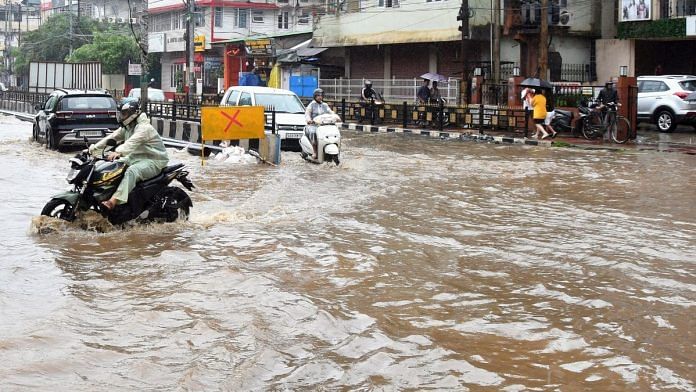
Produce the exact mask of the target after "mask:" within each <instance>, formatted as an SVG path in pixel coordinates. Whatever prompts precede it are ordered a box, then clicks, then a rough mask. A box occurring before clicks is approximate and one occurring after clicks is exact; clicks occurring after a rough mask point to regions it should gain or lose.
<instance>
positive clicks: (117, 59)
mask: <svg viewBox="0 0 696 392" xmlns="http://www.w3.org/2000/svg"><path fill="white" fill-rule="evenodd" d="M68 61H69V62H83V61H101V63H102V72H103V73H105V74H115V73H124V70H127V69H128V62H129V61H130V62H132V63H140V49H139V48H138V45H137V44H136V43H135V39H134V38H133V36H132V35H131V34H123V33H121V34H114V32H113V31H106V32H102V33H97V32H95V33H94V41H92V43H90V44H85V45H83V46H81V47H80V48H79V49H77V50H75V51H74V52H73V53H72V55H71V56H69V57H68Z"/></svg>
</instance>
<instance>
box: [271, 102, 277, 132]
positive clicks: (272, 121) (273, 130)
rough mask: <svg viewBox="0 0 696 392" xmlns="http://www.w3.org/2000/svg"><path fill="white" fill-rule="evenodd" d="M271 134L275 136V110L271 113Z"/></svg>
mask: <svg viewBox="0 0 696 392" xmlns="http://www.w3.org/2000/svg"><path fill="white" fill-rule="evenodd" d="M271 133H272V134H274V135H275V134H276V111H275V108H273V110H272V111H271Z"/></svg>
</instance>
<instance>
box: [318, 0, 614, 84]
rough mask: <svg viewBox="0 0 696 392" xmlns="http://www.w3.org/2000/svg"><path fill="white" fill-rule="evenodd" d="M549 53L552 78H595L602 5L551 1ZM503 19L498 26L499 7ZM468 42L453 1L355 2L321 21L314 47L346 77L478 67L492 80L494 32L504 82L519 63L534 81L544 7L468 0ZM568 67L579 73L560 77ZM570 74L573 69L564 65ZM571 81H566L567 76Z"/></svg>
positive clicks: (532, 2) (511, 0)
mask: <svg viewBox="0 0 696 392" xmlns="http://www.w3.org/2000/svg"><path fill="white" fill-rule="evenodd" d="M549 4H550V7H549V9H548V12H547V15H546V17H547V18H548V20H549V25H550V27H549V37H550V41H549V51H550V52H551V54H550V56H549V57H550V58H553V59H554V61H555V64H557V65H558V72H554V74H553V75H549V76H552V79H557V80H563V79H574V80H576V79H582V78H584V79H585V80H587V79H589V78H590V77H591V76H593V75H592V74H591V72H590V70H591V66H590V64H591V60H592V58H593V47H592V42H593V41H594V39H596V38H599V36H600V33H601V30H600V24H599V23H596V22H594V20H595V18H596V17H598V16H599V13H600V1H599V0H582V1H572V0H549ZM495 6H498V7H500V13H499V14H500V19H499V20H497V21H496V20H494V17H493V15H495V10H494V7H495ZM469 7H470V11H469V29H470V31H469V38H468V39H467V40H466V43H465V44H464V45H462V42H461V40H462V39H461V37H462V34H461V32H460V31H459V27H460V22H459V21H458V20H457V15H458V13H459V8H460V3H459V2H458V1H449V0H439V1H436V0H374V1H370V2H367V1H351V0H348V2H347V3H346V4H345V5H344V6H343V7H341V8H340V9H339V10H338V11H337V12H336V13H335V14H327V15H325V16H322V17H321V18H320V19H319V21H318V23H317V25H316V28H315V31H314V38H313V44H314V46H319V47H329V48H332V50H330V51H327V52H326V53H325V54H324V56H326V57H328V58H333V59H334V60H335V61H338V62H340V61H342V59H344V58H345V66H344V68H345V71H344V75H343V76H344V77H346V78H379V79H390V78H414V77H418V75H421V74H422V73H424V72H437V73H439V74H442V75H444V76H445V77H452V78H462V76H463V75H464V74H465V73H466V74H470V73H471V71H473V69H475V68H483V72H484V74H486V75H489V74H490V72H491V59H492V58H493V54H494V53H496V52H497V50H496V48H494V39H493V37H494V34H493V32H494V29H499V30H500V32H501V38H500V41H499V42H500V44H499V45H500V46H499V47H500V49H499V53H500V62H501V64H502V66H501V74H502V76H503V77H505V76H507V75H509V74H510V73H511V72H512V69H513V67H514V66H516V65H518V66H520V67H521V69H522V73H523V74H526V75H529V76H532V75H534V74H535V73H536V70H537V68H538V67H537V63H536V61H537V53H538V47H539V33H540V20H541V14H542V11H541V4H540V2H539V1H537V0H500V2H499V4H494V2H492V1H490V0H469ZM564 64H566V65H575V66H576V68H578V69H582V70H583V72H578V73H579V74H580V75H577V76H574V75H573V74H572V73H569V72H566V75H564V74H563V72H561V71H562V70H563V67H564ZM566 68H567V69H570V68H571V67H567V66H566ZM564 76H567V77H564Z"/></svg>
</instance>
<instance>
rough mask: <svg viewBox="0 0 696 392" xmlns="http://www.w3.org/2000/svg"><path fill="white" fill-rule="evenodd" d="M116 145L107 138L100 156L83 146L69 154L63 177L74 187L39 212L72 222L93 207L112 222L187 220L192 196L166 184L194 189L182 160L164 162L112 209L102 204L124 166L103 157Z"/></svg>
mask: <svg viewBox="0 0 696 392" xmlns="http://www.w3.org/2000/svg"><path fill="white" fill-rule="evenodd" d="M115 146H116V141H115V140H112V139H109V140H108V142H107V148H106V149H104V151H103V152H102V156H101V157H96V156H93V155H91V154H90V153H89V152H88V151H87V150H85V151H82V152H80V153H78V154H77V155H75V157H73V158H71V159H70V160H69V162H70V171H69V172H68V176H67V177H66V181H67V182H68V183H69V184H71V185H73V188H72V189H71V190H70V191H67V192H63V193H59V194H57V195H54V196H53V197H52V198H51V200H50V201H49V202H48V203H46V205H45V206H44V208H43V210H41V215H44V216H50V217H54V218H59V219H63V220H66V221H69V222H72V221H74V220H75V218H76V217H77V216H78V215H79V214H80V213H84V212H87V211H88V210H94V211H96V212H98V213H99V214H101V215H102V216H104V217H105V218H107V219H108V220H109V222H110V223H111V224H112V225H120V224H123V223H125V222H128V221H131V220H134V221H135V222H138V223H148V222H162V221H164V222H174V221H176V220H178V219H181V220H187V219H188V216H189V212H190V209H191V208H192V207H193V203H192V202H191V198H190V197H189V196H188V194H186V192H185V191H184V190H183V189H181V188H179V187H175V186H170V185H169V184H170V183H171V182H172V181H174V180H177V181H178V182H180V183H181V184H182V185H183V186H184V187H185V188H186V189H188V190H189V191H191V190H193V188H194V185H193V183H192V182H191V180H189V179H188V172H187V171H185V170H183V168H184V165H183V164H181V163H179V164H176V165H172V166H167V167H166V168H164V169H163V170H162V172H161V173H160V174H159V175H157V176H155V177H153V178H150V179H148V180H145V181H141V182H139V183H138V184H137V185H136V186H135V188H134V189H133V190H132V191H131V193H129V194H128V202H127V203H124V204H119V205H116V206H115V207H114V208H113V209H111V210H109V209H108V208H106V207H104V206H102V204H101V202H103V201H105V200H108V199H109V198H110V197H111V196H112V195H113V193H114V192H115V191H116V188H118V185H119V184H120V182H121V180H122V179H123V174H124V173H125V171H126V168H127V165H126V164H125V163H124V162H119V161H113V162H112V161H108V160H106V159H105V158H104V154H105V153H106V152H107V151H108V147H115Z"/></svg>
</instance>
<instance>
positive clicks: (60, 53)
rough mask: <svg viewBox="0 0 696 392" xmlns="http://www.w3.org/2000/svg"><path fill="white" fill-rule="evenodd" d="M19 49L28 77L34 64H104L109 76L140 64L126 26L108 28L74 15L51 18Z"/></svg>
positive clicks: (20, 69)
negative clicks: (46, 62)
mask: <svg viewBox="0 0 696 392" xmlns="http://www.w3.org/2000/svg"><path fill="white" fill-rule="evenodd" d="M15 49H16V50H13V56H14V57H15V61H14V71H15V73H18V74H23V73H26V72H27V70H28V66H29V63H30V62H32V61H56V62H63V61H69V62H81V61H100V62H101V63H102V71H103V72H104V73H107V74H108V73H126V71H127V69H128V61H129V60H130V61H131V62H136V63H140V53H139V49H138V46H137V44H136V43H135V39H134V38H133V35H132V34H131V31H130V30H129V29H128V28H127V27H126V26H125V25H112V24H111V25H105V24H103V23H99V22H97V21H96V20H94V19H91V18H85V17H81V18H78V17H77V16H76V15H74V14H70V13H60V14H54V15H52V16H50V17H49V18H48V19H46V20H45V21H44V22H43V23H42V24H41V26H40V27H39V28H38V29H37V30H34V31H30V32H28V33H27V34H26V35H25V36H23V37H22V44H21V46H20V47H19V48H18V49H17V48H15ZM71 49H72V54H71V53H70V52H71Z"/></svg>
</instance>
